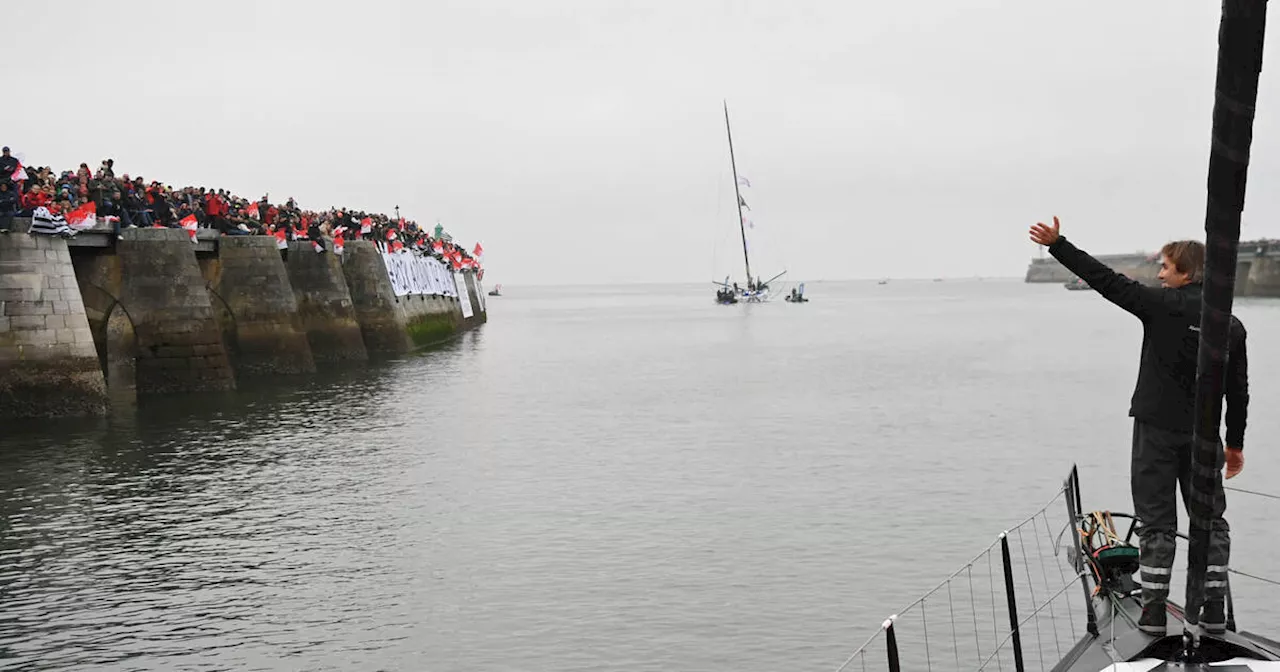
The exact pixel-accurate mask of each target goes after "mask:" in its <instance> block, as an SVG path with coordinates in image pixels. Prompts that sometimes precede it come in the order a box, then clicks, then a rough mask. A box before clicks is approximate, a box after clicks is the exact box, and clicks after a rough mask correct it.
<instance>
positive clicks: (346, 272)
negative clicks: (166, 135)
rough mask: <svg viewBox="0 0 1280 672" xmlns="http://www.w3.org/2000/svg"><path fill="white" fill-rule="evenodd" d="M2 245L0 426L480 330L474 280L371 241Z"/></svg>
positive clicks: (150, 234)
mask: <svg viewBox="0 0 1280 672" xmlns="http://www.w3.org/2000/svg"><path fill="white" fill-rule="evenodd" d="M15 224H16V226H15V227H14V228H15V231H13V232H12V233H8V234H0V418H39V417H69V416H94V415H103V414H105V413H106V412H107V408H108V404H107V392H108V389H109V390H110V392H111V397H112V398H119V395H122V394H123V395H126V396H128V395H133V396H135V397H143V396H146V395H156V394H174V393H185V392H203V391H226V390H233V389H235V388H236V384H237V381H238V380H241V379H244V378H246V377H253V376H266V375H270V376H281V375H294V374H305V373H311V372H314V371H316V368H317V366H323V365H325V364H327V363H333V362H363V361H368V360H369V359H371V358H378V357H387V356H395V355H400V354H404V353H407V352H410V351H413V350H415V349H418V348H421V347H425V346H429V345H432V344H435V343H439V342H441V341H443V340H446V339H449V338H451V337H453V336H454V335H456V334H459V333H461V332H463V331H465V330H468V329H473V328H475V327H478V326H480V325H482V324H484V323H485V322H486V321H487V319H488V313H487V308H486V304H485V296H484V289H483V286H482V284H481V282H480V279H479V278H478V277H477V274H476V273H475V272H473V271H470V270H464V271H461V272H455V271H452V270H450V269H449V268H448V267H446V266H445V265H444V264H442V263H440V262H439V261H437V260H436V259H434V258H432V257H429V256H421V255H417V254H414V253H413V252H410V251H403V252H396V253H391V252H386V251H383V250H382V249H380V248H379V247H378V246H376V245H375V244H374V243H372V242H369V241H348V242H347V243H346V244H345V246H344V248H343V249H342V250H341V253H336V251H335V250H334V248H333V244H332V243H331V242H329V243H326V247H325V251H324V252H322V253H317V252H316V250H315V248H314V247H313V243H311V242H310V241H296V242H292V243H289V244H288V248H287V250H285V251H281V250H279V249H278V242H277V240H276V238H274V237H272V236H219V235H218V234H217V232H214V231H210V230H200V231H199V232H198V235H197V237H196V239H195V240H194V244H193V240H192V238H191V237H190V235H189V234H188V232H186V231H183V230H181V229H158V228H155V229H152V228H138V229H124V230H123V231H121V233H120V236H119V237H117V236H116V235H115V234H114V233H112V232H111V231H109V230H107V231H103V230H88V231H83V232H81V233H79V234H78V235H76V236H75V237H74V238H70V239H64V238H61V237H56V236H46V235H31V234H29V233H27V232H26V231H27V228H28V226H29V220H16V221H15Z"/></svg>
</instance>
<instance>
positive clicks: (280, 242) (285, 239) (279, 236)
mask: <svg viewBox="0 0 1280 672" xmlns="http://www.w3.org/2000/svg"><path fill="white" fill-rule="evenodd" d="M276 249H280V250H287V249H289V232H288V231H286V230H285V229H284V227H280V228H278V229H276Z"/></svg>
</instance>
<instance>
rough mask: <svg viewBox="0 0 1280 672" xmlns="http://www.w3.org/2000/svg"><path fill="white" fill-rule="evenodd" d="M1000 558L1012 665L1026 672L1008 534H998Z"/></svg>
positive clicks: (1020, 671)
mask: <svg viewBox="0 0 1280 672" xmlns="http://www.w3.org/2000/svg"><path fill="white" fill-rule="evenodd" d="M1000 557H1001V558H1002V559H1003V560H1004V592H1005V596H1006V597H1008V598H1009V634H1010V635H1011V636H1012V637H1013V665H1014V668H1015V669H1016V670H1017V672H1026V668H1025V667H1023V665H1022V635H1021V634H1019V632H1018V603H1017V600H1016V599H1015V598H1014V595H1013V562H1012V561H1011V560H1010V559H1009V533H1008V532H1002V533H1001V534H1000Z"/></svg>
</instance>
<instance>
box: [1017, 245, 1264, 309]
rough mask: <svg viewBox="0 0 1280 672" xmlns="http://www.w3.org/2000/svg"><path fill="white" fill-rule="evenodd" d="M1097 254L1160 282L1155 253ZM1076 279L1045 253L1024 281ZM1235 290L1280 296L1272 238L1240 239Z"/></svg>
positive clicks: (1148, 282)
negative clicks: (1270, 239) (1269, 239)
mask: <svg viewBox="0 0 1280 672" xmlns="http://www.w3.org/2000/svg"><path fill="white" fill-rule="evenodd" d="M1096 256H1097V259H1098V261H1101V262H1102V263H1104V264H1106V265H1108V266H1110V267H1111V268H1112V269H1114V270H1115V271H1116V272H1118V273H1123V274H1124V275H1127V276H1129V277H1130V278H1133V279H1134V280H1137V281H1138V282H1141V283H1143V284H1146V285H1150V286H1153V287H1155V286H1159V284H1160V279H1159V278H1158V277H1157V274H1158V273H1159V272H1160V260H1159V257H1158V255H1156V256H1155V257H1154V258H1153V255H1152V254H1149V253H1145V252H1139V253H1133V254H1106V255H1096ZM1075 279H1076V276H1075V274H1074V273H1072V272H1071V271H1068V270H1067V269H1066V267H1064V266H1063V265H1062V264H1060V263H1058V260H1057V259H1054V258H1053V257H1049V256H1046V257H1044V258H1043V259H1033V260H1031V264H1030V265H1029V266H1027V275H1026V278H1025V281H1026V282H1056V283H1065V282H1072V281H1075ZM1235 292H1236V296H1264V297H1280V246H1277V245H1276V243H1275V242H1274V241H1266V240H1250V241H1240V247H1239V252H1238V255H1237V262H1236V289H1235Z"/></svg>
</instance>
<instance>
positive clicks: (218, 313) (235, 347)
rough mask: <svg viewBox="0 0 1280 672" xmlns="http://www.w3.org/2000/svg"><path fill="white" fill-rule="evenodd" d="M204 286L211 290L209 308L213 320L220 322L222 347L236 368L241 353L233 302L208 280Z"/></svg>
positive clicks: (228, 359) (219, 329)
mask: <svg viewBox="0 0 1280 672" xmlns="http://www.w3.org/2000/svg"><path fill="white" fill-rule="evenodd" d="M204 287H205V289H206V290H208V292H209V308H210V309H211V310H212V311H213V320H214V322H216V323H217V324H218V331H219V332H220V333H221V335H222V349H223V350H225V351H226V353H227V361H228V362H229V363H230V364H231V368H232V370H234V369H235V365H236V358H237V355H238V354H239V338H238V337H237V332H236V314H235V311H233V310H231V304H229V303H227V300H226V299H224V298H222V295H221V294H219V293H218V292H217V290H215V289H214V288H213V285H212V284H211V283H209V282H208V281H206V282H205V285H204Z"/></svg>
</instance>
